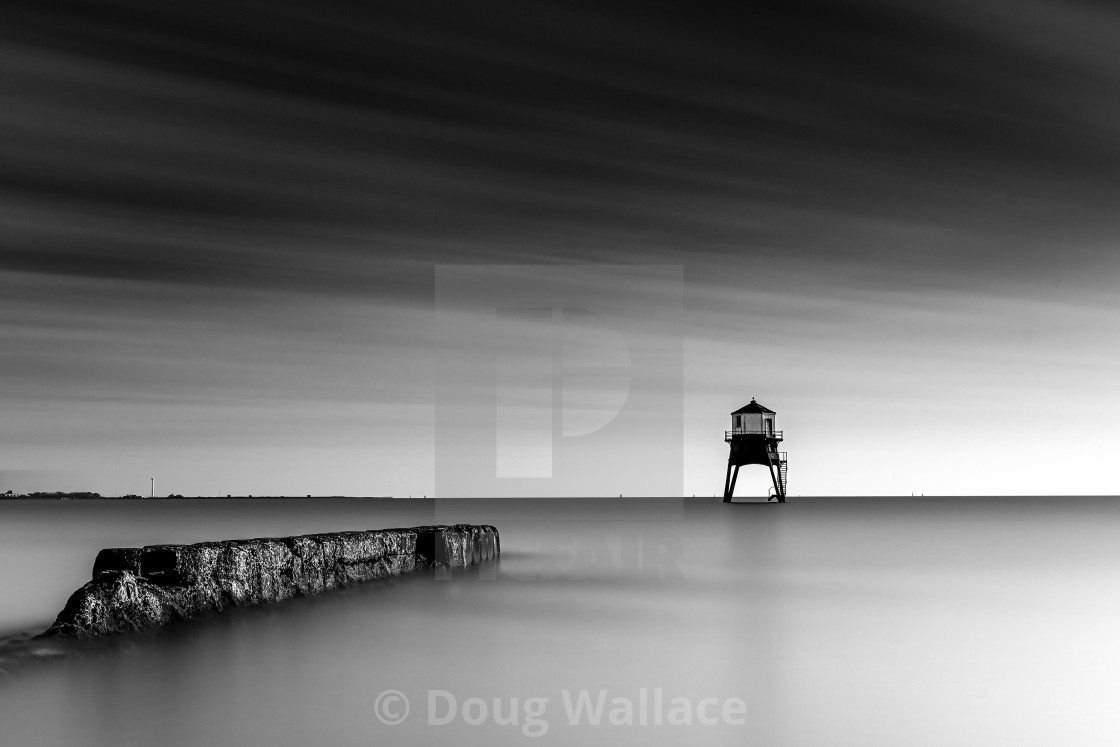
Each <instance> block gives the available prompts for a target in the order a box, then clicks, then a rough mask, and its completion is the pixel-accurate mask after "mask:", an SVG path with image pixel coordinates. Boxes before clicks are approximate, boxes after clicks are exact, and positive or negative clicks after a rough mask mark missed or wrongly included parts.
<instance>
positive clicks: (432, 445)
mask: <svg viewBox="0 0 1120 747" xmlns="http://www.w3.org/2000/svg"><path fill="white" fill-rule="evenodd" d="M0 69H2V70H3V71H4V73H3V75H2V76H0V482H5V481H6V483H7V487H5V485H0V492H3V491H4V490H5V489H12V488H14V489H16V490H17V492H18V491H19V490H32V489H39V490H54V489H58V490H77V489H83V490H96V491H98V492H102V493H105V494H123V493H141V494H147V493H148V491H149V489H150V482H149V481H150V479H151V478H152V477H155V478H156V481H157V488H156V493H157V494H160V495H163V494H168V493H181V494H187V495H190V494H201V495H224V494H256V495H260V494H284V495H304V494H316V495H319V494H356V495H395V496H408V495H433V494H435V492H436V486H437V483H439V485H440V494H442V495H448V494H450V493H455V492H456V491H455V489H454V486H453V483H451V484H449V483H448V482H446V480H441V479H439V477H440V476H441V475H442V476H444V477H445V478H448V479H452V480H453V479H454V475H455V472H454V469H453V466H454V462H453V461H447V456H446V455H447V452H446V450H443V449H444V447H442V446H441V449H440V450H437V448H436V444H437V429H439V428H442V427H444V426H445V425H446V421H445V420H441V417H442V415H441V413H443V410H440V406H441V405H440V403H441V402H445V401H446V398H447V394H448V391H447V389H446V381H447V376H445V375H443V374H444V373H446V369H445V368H444V366H445V365H447V363H446V362H447V360H448V358H447V355H446V353H447V352H448V351H447V349H446V348H441V346H440V339H441V338H440V335H439V324H438V320H439V319H440V318H441V317H440V313H441V312H442V313H449V314H451V317H450V318H451V319H459V318H466V317H456V316H455V314H457V313H460V312H461V313H463V314H466V313H467V310H466V309H465V308H462V309H460V308H458V307H456V306H454V305H452V306H441V305H440V303H441V302H440V300H439V298H437V293H436V290H437V284H438V283H437V281H438V277H439V275H440V273H441V272H448V271H451V272H454V269H453V268H461V267H463V266H473V267H476V268H478V267H481V268H491V269H494V268H506V267H519V268H525V267H529V268H536V270H537V271H540V270H541V269H542V268H544V269H545V270H547V272H552V271H555V272H557V273H563V272H566V270H562V269H556V268H571V267H588V266H590V267H591V268H593V269H594V268H603V269H602V272H603V273H605V274H603V275H601V277H608V276H609V274H610V272H613V270H610V269H608V268H610V267H616V268H617V267H622V268H627V267H629V268H635V269H634V274H633V275H632V277H630V278H629V279H627V278H626V277H623V278H622V279H621V280H619V281H618V282H617V283H615V284H613V285H611V286H609V287H607V288H606V290H604V289H603V288H599V289H598V290H597V291H595V289H594V288H592V289H591V290H592V291H595V292H594V293H591V295H592V296H595V293H598V294H599V295H598V296H595V297H597V298H600V299H606V300H604V301H603V303H606V304H607V305H609V304H610V303H614V302H615V301H617V299H618V298H624V299H629V304H630V305H629V306H628V307H627V308H628V310H629V312H631V316H634V317H640V316H641V312H642V310H643V309H646V310H649V311H651V312H652V311H653V310H655V309H656V310H658V311H659V313H660V310H663V309H666V308H667V309H670V310H673V309H676V310H677V311H679V313H675V314H670V315H668V316H666V317H665V320H666V321H665V322H664V324H663V325H660V326H657V327H656V329H655V330H654V331H653V332H652V333H651V334H652V337H642V338H641V340H638V339H637V338H630V339H627V340H626V341H625V342H624V343H621V345H622V349H625V350H626V351H628V354H629V355H632V356H635V357H634V358H633V359H628V360H629V365H630V366H631V368H632V369H633V370H632V371H631V373H634V374H635V376H637V375H638V374H641V376H642V377H643V378H641V381H639V378H634V379H633V380H632V381H631V383H630V384H629V385H628V386H630V393H631V395H633V393H634V392H635V391H637V389H635V388H634V387H637V386H638V385H639V384H640V386H641V387H642V391H647V389H648V391H649V392H652V394H651V396H652V399H646V400H642V401H643V402H645V403H646V404H645V405H643V406H648V407H651V408H654V407H655V404H651V403H656V402H661V403H663V404H664V410H665V414H666V417H665V418H664V419H663V420H662V421H658V422H659V424H655V425H656V427H655V426H654V425H651V426H650V427H645V428H638V429H637V430H636V431H635V429H633V428H630V429H626V430H625V431H624V432H622V431H620V432H619V433H618V434H616V436H615V437H613V438H614V440H613V441H612V440H611V438H612V436H611V434H612V433H613V431H609V430H607V429H603V430H602V431H601V433H600V434H599V435H600V436H601V437H602V438H605V439H606V441H605V442H602V443H605V446H606V449H607V453H610V451H611V450H613V449H617V450H618V453H619V454H621V453H624V452H627V453H634V452H636V450H637V451H640V450H641V449H642V448H646V447H648V448H650V449H655V448H661V447H673V448H675V449H676V450H677V451H679V452H680V453H679V465H678V463H677V457H676V455H674V456H673V458H670V459H668V460H665V459H662V458H661V457H658V458H657V460H656V461H657V463H658V466H659V467H661V468H664V469H663V471H662V472H661V473H660V475H661V476H660V477H658V478H657V479H656V480H655V479H652V478H650V479H639V478H638V477H636V476H635V472H634V471H632V470H630V469H628V468H626V469H624V468H623V466H621V464H620V465H619V466H618V467H612V465H611V463H610V461H609V460H606V461H604V460H597V461H594V464H593V465H592V464H591V463H590V462H589V463H588V464H584V465H579V464H576V465H574V467H573V466H572V465H568V466H566V467H564V469H568V470H569V473H568V475H567V478H568V481H567V482H564V483H562V486H563V489H564V492H568V493H572V494H579V495H600V494H603V495H613V494H626V493H630V494H651V493H653V494H660V493H664V494H676V493H677V492H678V491H679V492H680V493H682V494H684V495H693V494H695V495H711V494H714V493H718V492H720V491H721V490H722V485H723V479H724V470H725V465H726V459H727V446H726V444H725V443H724V442H723V430H724V429H725V428H726V427H729V423H730V418H729V413H730V412H731V411H732V410H734V409H737V408H738V407H740V406H742V405H743V404H746V403H747V402H748V401H749V400H750V398H751V397H757V399H758V401H759V402H761V403H763V404H764V405H766V406H768V407H770V408H771V409H773V410H776V411H777V413H778V415H777V418H778V425H779V427H780V428H781V429H782V430H783V431H784V433H785V441H784V443H783V448H785V449H786V450H787V451H788V453H789V464H790V485H789V491H790V495H791V496H796V495H910V494H911V493H918V494H926V495H934V494H944V495H971V494H1010V495H1017V494H1116V493H1120V477H1118V476H1117V474H1116V471H1115V469H1114V467H1113V464H1112V460H1113V457H1114V452H1115V448H1114V447H1115V445H1116V443H1117V436H1116V433H1117V426H1118V425H1120V394H1118V393H1117V389H1116V384H1115V382H1116V381H1117V380H1120V376H1118V374H1120V355H1118V352H1117V351H1118V350H1120V294H1118V293H1117V289H1118V288H1120V254H1118V252H1117V246H1118V241H1120V211H1117V210H1115V206H1116V205H1117V204H1118V200H1120V96H1118V95H1117V92H1118V89H1120V11H1118V10H1117V9H1115V8H1113V7H1112V6H1110V5H1109V4H1107V3H1098V2H1067V1H1064V0H1063V1H1062V2H1048V1H1042V0H1018V1H1016V2H1014V3H1012V2H1001V1H999V0H987V1H980V2H977V1H972V0H970V1H969V2H955V1H954V0H949V1H948V2H942V3H924V2H909V1H905V0H904V1H900V2H894V3H878V2H860V1H856V2H844V3H825V2H811V1H810V2H792V3H742V4H739V5H738V6H737V9H736V11H735V12H734V13H733V14H729V13H728V12H727V11H726V10H724V9H718V8H705V7H702V6H698V5H696V4H694V3H689V4H685V3H677V4H672V3H655V2H645V3H641V4H633V5H630V6H627V5H621V4H614V3H610V2H594V3H581V2H562V3H561V2H557V3H550V2H536V1H533V0H518V1H517V2H493V1H491V0H480V2H474V3H461V2H450V1H447V2H442V1H439V0H408V1H407V2H362V3H331V2H327V3H323V2H316V3H307V2H294V1H292V0H270V1H269V2H259V3H252V2H229V1H224V2H221V3H214V2H205V1H204V0H202V1H196V2H191V3H181V2H168V3H150V2H139V1H136V2H98V3H88V2H73V3H66V2H61V3H50V4H42V3H35V2H18V1H17V2H6V3H4V5H3V7H2V8H0ZM643 267H660V268H676V270H675V271H679V280H678V281H677V282H678V287H677V288H676V289H674V288H668V289H666V288H665V287H664V285H663V284H660V285H659V284H658V283H660V281H657V282H654V281H653V280H650V277H648V276H646V275H643V272H642V271H641V270H640V268H643ZM547 272H546V274H547ZM659 277H660V276H659ZM663 279H664V278H663V277H662V280H663ZM591 285H592V286H595V285H596V284H595V283H591ZM600 285H602V284H600ZM585 291H587V292H590V291H588V289H587V288H584V289H582V290H580V291H579V292H576V291H573V297H575V298H577V299H578V300H579V303H575V301H573V303H574V304H575V305H576V306H577V307H579V308H585V309H586V307H587V304H590V305H591V307H594V306H595V304H596V303H597V302H596V301H595V300H594V297H593V298H591V300H588V295H587V292H585ZM677 291H679V293H678V292H677ZM659 293H660V294H661V295H658V294H659ZM468 295H469V294H468ZM611 299H614V300H613V301H612V300H611ZM658 299H661V301H664V302H665V304H667V305H666V306H662V303H661V301H659V300H658ZM674 299H677V300H676V301H674ZM478 300H479V298H474V299H473V300H472V299H470V298H468V299H465V300H464V299H463V298H458V301H457V302H464V303H465V302H467V301H471V302H474V301H478ZM554 300H555V299H554ZM448 303H451V302H450V301H449V302H448ZM542 303H543V302H542ZM549 303H550V304H551V306H550V307H553V308H557V309H561V308H566V303H565V302H564V301H563V299H560V300H558V301H556V303H555V304H553V303H552V302H549ZM580 304H583V305H582V306H581V305H580ZM674 304H677V306H674ZM468 305H469V304H468ZM530 305H531V304H530ZM678 307H679V308H678ZM590 310H591V311H595V309H594V308H591V309H590ZM557 313H558V314H559V313H562V312H557ZM608 316H609V315H608ZM559 318H560V317H554V316H548V317H547V318H541V319H538V322H539V324H541V325H543V326H541V327H540V329H541V330H544V329H545V328H546V327H547V328H549V329H551V327H549V326H548V325H552V324H555V323H557V319H559ZM659 318H660V317H659ZM616 322H617V320H616ZM610 324H611V322H609V320H608V324H607V326H608V327H609V326H610ZM618 324H622V325H623V326H625V324H623V323H622V322H618ZM635 329H636V328H635ZM521 331H522V332H525V333H527V335H528V337H529V338H532V334H531V332H532V327H529V328H526V329H524V330H521ZM615 331H616V332H617V331H618V330H615ZM646 332H649V330H648V329H647V330H646V331H645V332H643V333H642V334H643V335H645V334H646ZM542 334H543V332H542ZM603 334H607V335H608V336H609V333H603ZM635 334H637V333H635ZM624 337H625V335H624ZM508 339H509V340H515V339H521V338H520V337H519V336H518V335H514V336H512V337H510V338H508ZM659 346H660V347H659ZM654 349H657V350H661V351H662V352H665V351H670V352H671V351H673V350H678V351H679V356H678V360H679V364H678V366H679V369H680V376H675V375H673V374H674V372H673V370H671V369H672V368H673V366H672V365H669V364H666V363H665V360H669V359H671V358H672V356H671V355H669V356H668V358H665V359H664V360H663V359H657V360H661V361H662V363H659V364H658V366H657V367H656V370H652V369H649V367H648V366H647V367H646V368H645V369H644V370H642V367H641V366H639V365H638V363H636V362H635V361H637V360H638V359H641V360H654V358H648V359H647V358H642V357H641V356H642V355H643V353H642V351H647V350H654ZM507 352H508V351H507ZM616 352H617V351H616ZM615 354H616V353H609V354H608V353H604V356H605V357H604V358H603V360H604V361H607V359H608V358H610V356H611V355H615ZM456 360H457V359H456V358H455V356H452V358H451V361H452V365H453V364H455V361H456ZM603 365H610V362H609V361H607V362H606V363H603ZM643 365H645V364H643ZM478 370H482V369H478ZM525 371H526V372H528V371H529V369H528V368H527V369H525ZM441 372H442V373H441ZM615 372H616V373H617V370H616V371H615ZM476 373H477V371H476ZM492 373H493V372H492V371H491V374H492ZM507 373H508V372H507ZM478 375H479V376H482V375H481V374H478ZM526 376H529V373H526ZM530 378H531V377H530ZM455 381H456V382H457V384H458V385H461V386H462V387H463V391H460V392H459V395H461V396H462V397H468V396H471V395H470V392H471V391H474V392H476V393H477V392H483V391H487V387H490V388H491V390H492V389H493V387H494V386H495V385H494V384H493V381H491V380H485V377H482V378H480V379H478V380H474V379H471V378H470V377H469V376H468V377H466V378H455ZM518 381H520V382H521V383H520V384H517V385H516V386H521V387H523V389H517V388H516V387H515V388H514V389H511V390H509V391H513V392H514V393H515V394H516V393H517V392H521V393H523V394H525V395H526V396H525V397H523V398H519V397H517V396H515V397H513V399H510V400H509V401H510V402H514V405H515V407H514V409H513V410H509V411H508V412H514V413H516V412H518V410H517V409H516V407H520V406H522V405H524V403H525V402H531V401H533V396H530V395H532V392H533V386H534V385H532V384H531V383H528V384H527V383H525V382H527V381H529V379H527V378H525V379H524V380H522V379H518ZM510 386H514V385H510ZM658 387H660V389H658ZM457 391H458V390H457ZM459 395H457V396H459ZM502 396H504V395H500V394H499V397H498V400H499V401H500V402H505V401H506V400H503V399H502ZM612 397H613V398H614V399H612ZM507 399H508V398H507ZM631 399H632V400H633V399H635V397H633V396H631ZM623 400H625V397H623ZM554 402H555V400H554ZM589 402H590V403H589V404H587V407H588V408H590V409H591V410H594V409H595V408H596V407H599V408H600V409H604V408H605V410H610V409H611V408H615V409H616V410H617V409H618V408H619V407H620V405H618V395H617V393H616V394H614V395H609V394H604V395H603V399H601V400H600V401H598V403H596V401H594V398H593V397H592V398H591V400H590V401H589ZM612 403H613V404H612ZM502 406H503V407H504V405H502ZM511 406H513V405H511ZM526 406H528V405H526ZM503 412H506V411H505V410H503ZM508 412H507V415H508ZM626 412H627V411H626V410H625V409H623V410H621V411H620V412H619V413H618V417H617V418H615V420H616V421H619V422H622V421H624V420H626V417H629V416H628V415H626ZM530 414H531V413H530ZM646 414H647V415H648V414H650V413H646ZM501 417H503V418H504V417H506V416H505V415H502V416H501ZM611 417H613V416H611V415H610V412H608V413H607V416H605V417H603V418H600V420H602V421H603V422H607V421H611ZM590 420H591V421H594V420H595V418H594V417H591V418H590ZM501 422H505V421H501ZM589 422H590V421H589ZM631 422H632V423H634V422H638V421H631ZM649 422H650V423H653V421H649ZM441 424H443V425H441ZM453 427H454V428H458V429H459V430H458V431H456V432H457V433H460V434H461V435H462V436H463V438H464V439H466V440H467V441H470V440H471V439H487V438H489V439H495V438H497V439H500V438H505V437H507V436H509V433H507V434H506V436H501V435H500V434H499V435H495V434H494V433H493V432H492V431H493V428H494V426H493V424H489V425H487V424H479V425H474V424H464V423H462V422H456V423H453ZM556 427H560V426H556ZM488 428H489V429H490V432H489V433H488V432H487V429H488ZM538 430H539V429H538ZM671 431H673V432H671ZM552 433H553V435H554V436H556V437H557V438H561V437H564V438H567V436H565V435H564V433H563V432H562V431H553V432H552ZM515 440H516V439H515ZM601 441H602V439H601ZM601 445H602V444H601ZM596 453H600V450H599V449H598V447H597V449H596ZM441 460H444V461H443V463H442V464H441V463H440V462H441ZM650 461H651V462H652V461H655V460H652V459H651V460H650ZM554 466H557V465H554ZM581 467H582V468H581ZM678 467H679V469H678ZM507 468H508V465H507V467H502V468H499V469H498V470H497V472H496V473H495V476H500V475H501V474H502V471H503V470H505V469H507ZM534 469H535V468H534ZM572 469H574V470H575V471H574V472H572V471H571V470H572ZM532 471H533V470H532V469H530V470H529V472H530V473H531V472H532ZM545 471H547V469H546V470H545ZM541 474H543V473H541ZM553 477H556V475H553ZM540 479H543V478H540ZM768 480H769V476H768V475H766V476H765V478H763V477H762V473H761V472H759V471H758V470H755V472H754V473H752V474H746V471H745V472H744V474H743V475H742V476H741V477H740V481H739V490H740V492H741V493H744V494H745V493H749V492H751V491H754V492H755V493H764V492H765V487H766V481H768ZM535 484H539V485H540V486H541V490H543V491H544V492H546V493H547V492H548V490H549V487H550V486H549V485H547V484H545V483H535ZM553 485H561V483H553ZM661 486H664V488H665V489H664V491H661V490H660V487H661ZM474 489H475V488H472V487H471V486H470V485H467V484H466V483H464V485H463V488H462V494H468V493H471V492H472V490H474ZM487 490H489V491H491V492H494V493H496V494H502V493H503V492H504V493H507V494H518V493H519V492H525V491H526V490H527V489H526V487H525V483H524V480H523V479H522V480H518V481H514V482H510V483H508V484H507V483H501V482H500V481H499V482H498V483H496V484H494V485H491V486H490V487H488V488H487Z"/></svg>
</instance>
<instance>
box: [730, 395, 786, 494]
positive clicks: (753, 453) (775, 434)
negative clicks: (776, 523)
mask: <svg viewBox="0 0 1120 747" xmlns="http://www.w3.org/2000/svg"><path fill="white" fill-rule="evenodd" d="M776 415H777V413H775V412H774V411H773V410H771V409H769V408H767V407H763V406H762V405H760V404H758V403H757V402H755V401H754V399H753V398H752V399H751V403H750V404H749V405H746V406H745V407H740V408H739V409H738V410H736V411H735V412H733V413H731V430H729V431H727V432H726V434H725V438H724V440H725V441H727V444H728V445H729V446H730V447H731V454H730V455H729V456H728V458H727V479H726V480H724V483H723V502H724V503H730V502H731V496H732V495H734V494H735V480H736V479H737V478H738V477H739V468H740V467H742V466H743V465H746V464H762V465H765V466H766V467H768V468H769V469H770V478H771V479H772V480H773V481H774V493H773V495H771V496H770V497H769V498H768V499H767V500H773V499H775V498H777V499H778V502H779V503H785V502H786V452H784V451H778V444H779V443H781V441H782V432H781V431H779V430H777V429H776V428H775V426H774V420H775V417H776ZM733 468H734V471H732V469H733Z"/></svg>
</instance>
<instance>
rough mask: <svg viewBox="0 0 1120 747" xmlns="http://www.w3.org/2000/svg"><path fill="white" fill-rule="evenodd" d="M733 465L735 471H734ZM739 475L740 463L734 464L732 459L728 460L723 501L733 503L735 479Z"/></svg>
mask: <svg viewBox="0 0 1120 747" xmlns="http://www.w3.org/2000/svg"><path fill="white" fill-rule="evenodd" d="M732 466H734V467H735V471H734V472H732V471H731V468H732ZM738 476H739V465H737V464H736V465H732V464H731V461H730V460H729V461H728V462H727V479H725V480H724V481H723V502H724V503H731V496H732V495H734V493H735V479H736V478H737V477H738Z"/></svg>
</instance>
